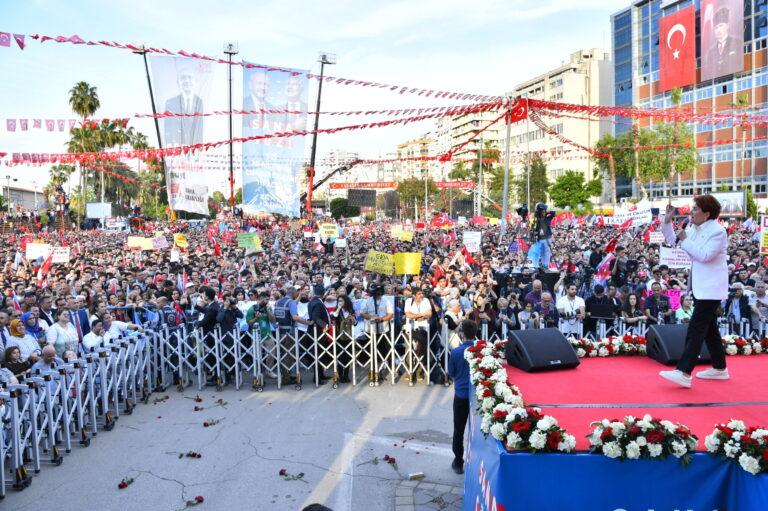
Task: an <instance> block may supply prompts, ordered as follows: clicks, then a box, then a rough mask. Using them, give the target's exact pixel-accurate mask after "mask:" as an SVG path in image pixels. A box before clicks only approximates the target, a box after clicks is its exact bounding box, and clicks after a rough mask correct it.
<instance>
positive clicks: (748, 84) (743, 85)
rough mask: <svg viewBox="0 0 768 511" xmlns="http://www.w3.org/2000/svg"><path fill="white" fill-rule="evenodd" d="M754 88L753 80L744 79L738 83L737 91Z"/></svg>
mask: <svg viewBox="0 0 768 511" xmlns="http://www.w3.org/2000/svg"><path fill="white" fill-rule="evenodd" d="M751 88H752V78H742V79H741V80H739V81H738V82H736V90H737V91H742V90H746V89H751Z"/></svg>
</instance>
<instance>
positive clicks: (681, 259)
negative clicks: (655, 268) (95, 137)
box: [659, 247, 691, 268]
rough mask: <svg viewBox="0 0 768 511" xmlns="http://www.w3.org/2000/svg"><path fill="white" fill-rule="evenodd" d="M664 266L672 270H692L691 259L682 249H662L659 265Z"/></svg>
mask: <svg viewBox="0 0 768 511" xmlns="http://www.w3.org/2000/svg"><path fill="white" fill-rule="evenodd" d="M662 264H666V265H667V266H669V267H670V268H690V267H691V258H690V257H688V254H687V253H686V252H685V250H683V249H682V248H669V247H661V252H660V257H659V265H662Z"/></svg>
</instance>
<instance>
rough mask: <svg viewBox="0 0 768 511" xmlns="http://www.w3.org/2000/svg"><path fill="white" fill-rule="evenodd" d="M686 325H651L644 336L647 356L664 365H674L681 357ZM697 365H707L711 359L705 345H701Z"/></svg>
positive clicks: (686, 331)
mask: <svg viewBox="0 0 768 511" xmlns="http://www.w3.org/2000/svg"><path fill="white" fill-rule="evenodd" d="M687 333H688V325H653V326H651V327H649V328H648V333H647V334H646V341H647V342H648V344H647V346H646V347H647V349H648V356H649V357H651V358H652V359H654V360H655V361H657V362H660V363H662V364H664V365H676V364H677V363H678V362H679V361H680V357H681V356H682V355H683V348H685V335H686V334H687ZM696 363H697V364H709V363H711V358H710V356H709V350H708V349H707V345H706V343H704V344H703V345H702V348H701V354H700V355H699V360H698V361H697V362H696Z"/></svg>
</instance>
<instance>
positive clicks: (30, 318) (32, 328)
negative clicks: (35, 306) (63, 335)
mask: <svg viewBox="0 0 768 511" xmlns="http://www.w3.org/2000/svg"><path fill="white" fill-rule="evenodd" d="M21 320H22V321H23V322H24V327H25V328H26V329H27V333H28V334H29V335H31V336H32V337H34V338H35V340H36V341H37V342H38V343H40V342H42V343H45V330H44V329H43V327H42V325H40V320H39V319H38V317H37V314H35V313H34V312H25V313H24V314H22V315H21Z"/></svg>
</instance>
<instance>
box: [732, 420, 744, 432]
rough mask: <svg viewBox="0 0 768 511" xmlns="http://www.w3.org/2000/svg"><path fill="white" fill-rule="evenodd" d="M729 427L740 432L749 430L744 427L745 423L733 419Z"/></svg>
mask: <svg viewBox="0 0 768 511" xmlns="http://www.w3.org/2000/svg"><path fill="white" fill-rule="evenodd" d="M727 425H728V427H729V428H731V429H737V430H739V431H745V430H746V429H747V427H746V426H745V425H744V421H738V420H734V419H731V422H729V423H728V424H727Z"/></svg>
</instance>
